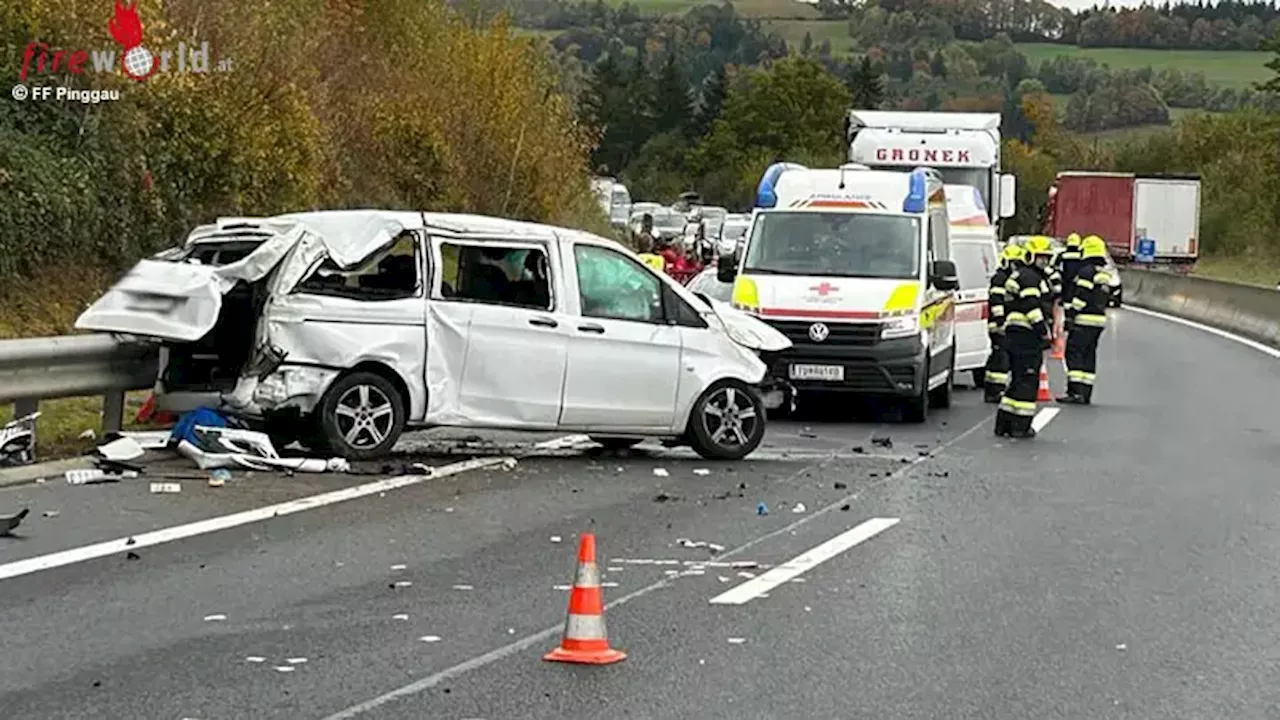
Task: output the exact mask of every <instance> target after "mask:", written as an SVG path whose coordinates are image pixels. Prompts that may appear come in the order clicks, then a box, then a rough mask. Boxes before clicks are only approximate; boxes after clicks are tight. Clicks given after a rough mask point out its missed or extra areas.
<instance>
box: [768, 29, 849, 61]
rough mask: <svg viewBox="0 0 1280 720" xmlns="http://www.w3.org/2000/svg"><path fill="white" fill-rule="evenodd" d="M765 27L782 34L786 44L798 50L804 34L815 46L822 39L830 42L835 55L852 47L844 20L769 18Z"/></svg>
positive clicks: (843, 52)
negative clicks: (809, 37)
mask: <svg viewBox="0 0 1280 720" xmlns="http://www.w3.org/2000/svg"><path fill="white" fill-rule="evenodd" d="M765 27H766V28H767V29H769V30H770V31H772V32H775V33H777V34H779V35H781V36H782V38H783V39H784V40H786V41H787V45H788V46H789V47H791V48H792V49H794V50H796V51H798V50H799V49H800V47H801V43H803V42H804V34H805V33H809V34H810V35H811V36H812V37H813V44H814V46H815V47H816V46H817V45H819V44H820V43H821V42H822V41H823V40H828V41H830V42H831V52H832V54H834V55H836V56H840V55H844V54H846V53H848V52H849V50H850V49H851V48H852V47H853V38H851V37H849V23H848V21H845V20H770V21H768V22H766V23H765Z"/></svg>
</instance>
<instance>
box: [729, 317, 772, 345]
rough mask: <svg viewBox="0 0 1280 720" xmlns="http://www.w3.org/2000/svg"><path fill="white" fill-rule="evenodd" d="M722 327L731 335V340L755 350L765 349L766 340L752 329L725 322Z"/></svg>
mask: <svg viewBox="0 0 1280 720" xmlns="http://www.w3.org/2000/svg"><path fill="white" fill-rule="evenodd" d="M721 325H723V326H724V331H725V333H726V334H728V335H729V339H730V340H732V341H734V342H735V343H737V344H739V345H741V346H743V347H746V348H751V349H753V350H754V349H758V348H761V347H764V340H763V339H762V338H761V337H760V336H759V335H757V334H756V333H755V332H754V331H752V330H751V329H750V328H744V327H739V326H736V325H731V324H729V323H727V322H723V321H722V322H721Z"/></svg>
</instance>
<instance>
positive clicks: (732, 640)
mask: <svg viewBox="0 0 1280 720" xmlns="http://www.w3.org/2000/svg"><path fill="white" fill-rule="evenodd" d="M746 641H747V639H746V638H729V644H730V645H741V644H743V643H745V642H746Z"/></svg>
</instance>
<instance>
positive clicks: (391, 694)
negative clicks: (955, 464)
mask: <svg viewBox="0 0 1280 720" xmlns="http://www.w3.org/2000/svg"><path fill="white" fill-rule="evenodd" d="M990 424H991V416H990V415H986V416H984V417H983V418H982V419H981V420H979V421H978V422H976V423H974V424H973V425H971V426H969V429H967V430H965V431H964V432H962V433H960V434H959V435H957V436H955V438H953V439H951V440H948V441H947V442H945V443H943V444H941V445H939V446H938V447H937V448H935V450H934V453H933V455H931V456H929V457H917V458H915V459H913V460H912V461H911V462H910V463H904V464H903V465H902V467H900V468H898V469H896V470H894V471H893V472H890V473H886V474H885V476H884V477H882V478H880V479H879V480H878V481H876V482H873V483H869V484H867V485H866V486H865V487H863V488H862V489H860V490H857V491H854V492H852V493H849V494H848V495H845V496H844V497H842V498H840V499H839V500H836V501H835V502H833V503H831V504H830V505H827V506H826V507H823V508H822V509H821V510H818V511H817V512H813V513H810V514H808V515H805V516H804V517H801V518H800V519H798V520H796V521H794V522H792V523H790V524H788V525H783V526H782V527H780V528H778V529H777V530H774V531H773V532H768V533H765V534H764V535H761V536H759V537H757V538H755V539H753V540H748V541H747V542H745V543H743V544H741V545H739V546H738V547H735V548H733V549H731V550H729V551H728V552H726V553H724V554H723V555H721V557H733V556H734V555H739V554H742V553H744V552H746V551H747V550H750V549H751V548H753V547H755V546H757V545H759V544H761V543H764V542H767V541H769V540H772V539H773V538H776V537H779V536H781V535H786V534H788V533H791V532H794V531H795V529H796V528H799V527H804V526H805V525H808V524H809V523H811V522H813V521H814V520H817V519H818V518H820V517H823V516H825V515H829V514H831V513H833V512H838V511H839V510H840V507H841V506H843V505H846V504H848V503H851V502H853V501H854V500H856V499H858V497H859V496H860V495H862V493H864V492H867V491H869V490H873V489H875V488H878V487H880V486H882V485H885V484H887V483H889V482H890V481H893V480H896V479H897V478H898V477H899V476H901V475H902V474H904V473H906V472H907V471H908V470H911V469H912V468H914V467H915V466H917V465H919V464H920V463H923V462H928V461H930V460H933V459H934V458H935V457H936V456H937V455H938V454H940V453H941V452H942V451H943V450H945V449H947V448H949V447H951V446H953V445H955V444H956V443H959V442H961V441H963V440H964V439H966V438H968V437H969V436H970V435H972V434H974V433H975V432H977V431H979V430H984V429H988V428H990V426H991V425H990ZM832 459H833V458H827V459H826V462H830V461H831V460H832ZM821 464H822V463H814V464H813V465H806V466H805V467H803V468H801V469H799V470H797V471H795V472H793V473H791V474H790V475H788V476H787V477H786V478H784V479H783V480H782V483H783V484H785V483H789V482H792V481H794V480H795V479H796V478H798V477H800V476H802V475H804V474H805V473H807V472H810V471H812V470H813V468H814V467H816V466H818V465H821ZM675 580H676V579H675V578H663V579H662V580H659V581H657V582H655V583H652V584H650V585H646V586H644V587H642V588H640V589H638V590H633V591H632V592H630V593H627V594H626V595H623V596H622V597H620V598H618V599H617V600H613V601H611V602H609V603H606V604H605V606H604V607H605V609H606V610H612V609H613V608H616V607H621V606H622V605H626V604H627V603H629V602H631V601H633V600H636V599H639V598H642V597H644V596H645V595H648V594H650V593H652V592H654V591H655V590H661V589H662V588H666V587H671V584H672V583H673V582H674V581H675ZM563 629H564V623H557V624H555V625H552V626H551V627H548V628H543V629H542V630H539V631H538V632H535V633H533V634H530V635H526V636H525V637H523V638H520V639H519V640H515V641H513V642H511V643H509V644H507V645H503V646H502V647H499V648H494V649H493V650H490V651H489V652H487V653H484V654H481V655H476V656H475V657H473V658H471V659H469V660H465V661H463V662H460V663H458V664H457V665H454V666H453V667H448V668H445V669H444V670H441V671H439V672H437V673H433V674H431V675H427V676H426V677H422V678H419V679H417V680H415V681H413V682H411V683H409V684H408V685H404V686H402V687H398V688H396V689H395V690H391V691H388V692H385V693H383V694H381V695H379V696H377V697H374V698H370V699H368V700H365V701H364V702H362V703H359V704H357V705H352V706H351V707H349V708H347V709H345V710H340V711H338V712H336V713H334V714H332V715H329V716H328V717H325V718H322V720H349V718H353V717H357V716H360V715H363V714H365V713H367V712H369V711H370V710H376V709H378V708H380V707H382V706H383V705H386V704H387V703H389V702H392V701H394V700H399V699H400V698H405V697H411V696H413V695H417V694H418V693H421V692H423V691H425V690H430V689H431V688H433V687H435V686H437V685H439V684H440V683H442V682H444V681H446V680H451V679H453V678H456V677H459V676H461V675H465V674H466V673H469V672H471V671H472V670H478V669H480V668H482V667H485V666H488V665H492V664H493V663H495V662H498V661H499V660H504V659H506V658H508V657H511V656H512V655H515V654H516V653H519V652H523V651H525V650H527V649H529V648H531V647H533V646H534V645H537V644H539V643H542V642H546V641H547V640H549V639H551V638H553V637H555V635H556V634H557V633H559V632H561V631H562V630H563Z"/></svg>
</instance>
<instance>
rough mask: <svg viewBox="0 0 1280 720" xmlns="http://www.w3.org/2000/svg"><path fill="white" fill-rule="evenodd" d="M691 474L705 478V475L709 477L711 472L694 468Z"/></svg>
mask: <svg viewBox="0 0 1280 720" xmlns="http://www.w3.org/2000/svg"><path fill="white" fill-rule="evenodd" d="M693 474H694V475H697V476H699V477H705V476H707V475H710V474H711V471H710V470H708V469H706V468H694V469H693Z"/></svg>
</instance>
